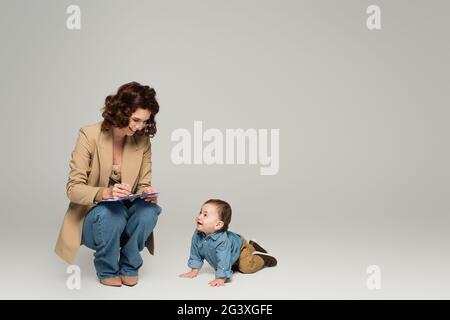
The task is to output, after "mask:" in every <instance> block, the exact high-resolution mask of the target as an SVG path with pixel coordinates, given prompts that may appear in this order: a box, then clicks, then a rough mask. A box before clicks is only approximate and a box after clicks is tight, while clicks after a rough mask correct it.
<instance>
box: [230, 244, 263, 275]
mask: <svg viewBox="0 0 450 320" xmlns="http://www.w3.org/2000/svg"><path fill="white" fill-rule="evenodd" d="M255 251H256V250H255V248H254V247H253V246H252V245H251V244H250V243H248V241H247V240H245V239H242V247H241V253H240V254H239V259H238V260H237V261H236V262H235V263H234V265H233V270H234V271H240V272H242V273H254V272H256V271H258V270H261V269H262V268H263V267H264V260H263V259H262V258H261V257H259V256H255V255H253V252H255Z"/></svg>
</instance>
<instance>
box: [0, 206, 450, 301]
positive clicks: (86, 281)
mask: <svg viewBox="0 0 450 320" xmlns="http://www.w3.org/2000/svg"><path fill="white" fill-rule="evenodd" d="M58 218H59V217H58ZM188 219H190V217H189V218H188ZM181 220H183V219H181ZM30 221H33V223H31V222H30V226H33V228H31V229H28V230H27V229H26V228H24V227H23V224H22V225H21V223H20V222H19V221H17V219H16V221H14V219H10V220H9V221H8V224H2V227H1V228H2V242H1V249H0V250H1V252H2V264H1V267H0V274H2V275H3V279H2V285H1V289H0V298H2V299H399V298H400V299H419V298H420V299H430V298H434V299H442V298H447V299H448V298H450V289H449V284H450V283H449V280H448V275H447V273H446V271H447V270H448V269H449V267H450V265H449V262H448V259H442V255H441V252H440V248H439V246H436V245H438V242H439V241H437V240H438V239H427V241H424V242H423V243H422V244H421V245H416V244H412V243H410V242H408V241H406V242H405V241H404V240H406V239H407V237H406V236H405V237H403V236H402V235H401V234H397V242H396V243H395V244H394V243H391V246H390V248H389V249H388V250H387V249H386V248H387V247H384V246H385V245H388V243H387V242H389V237H388V236H387V235H386V237H385V238H384V240H382V241H374V243H370V242H366V243H365V244H366V245H365V247H364V245H362V244H363V242H361V240H362V239H367V238H365V236H364V235H363V233H359V234H358V233H355V234H353V235H351V236H350V235H349V237H347V238H346V237H345V236H341V237H340V238H339V239H336V238H335V239H332V237H330V236H328V237H327V236H326V235H325V234H322V235H319V234H317V233H312V232H311V230H306V228H302V227H300V228H298V229H292V227H287V228H286V230H285V231H286V232H285V233H284V236H283V239H280V238H279V237H280V236H281V234H282V233H278V234H274V233H273V232H270V230H269V229H268V227H266V228H261V227H259V228H256V227H255V226H253V225H252V224H251V223H248V224H246V223H243V224H242V225H241V226H236V227H240V228H242V229H246V230H249V231H251V232H253V235H254V236H255V238H256V239H258V240H259V241H260V242H261V243H265V244H266V247H267V248H268V249H269V250H270V251H271V252H272V253H273V254H274V255H276V256H277V258H278V259H279V265H278V266H277V267H275V268H267V269H264V270H262V271H260V272H258V273H255V274H252V275H244V274H235V275H234V276H233V280H232V282H231V283H228V284H227V285H226V286H225V287H221V288H210V287H209V286H208V281H210V280H211V279H212V278H213V270H212V269H211V268H210V267H209V266H208V265H207V264H205V267H204V268H203V269H202V272H201V273H200V275H199V276H198V277H197V278H195V279H181V278H178V277H177V275H178V274H179V273H182V272H184V271H186V270H187V267H186V266H185V265H186V259H187V254H188V250H189V239H190V236H191V229H189V228H180V229H179V230H174V229H173V226H172V225H171V223H173V221H171V219H170V218H169V217H168V216H167V215H166V216H161V219H160V221H159V222H158V231H157V236H156V239H157V247H156V249H157V251H156V255H155V256H150V255H149V254H148V253H147V252H143V257H144V266H143V268H142V269H141V273H140V283H139V284H138V285H137V286H136V287H133V288H128V287H122V288H110V287H105V286H102V285H101V284H99V283H98V281H97V279H96V276H95V271H94V266H93V263H92V251H91V250H89V249H87V248H85V247H83V248H82V249H81V250H80V252H79V255H78V258H77V262H76V264H77V265H78V266H79V267H80V269H81V275H82V276H81V288H80V289H79V290H69V289H68V288H67V286H66V280H67V278H68V276H69V275H68V274H66V268H67V264H66V263H65V262H63V261H61V260H60V259H59V258H58V257H57V256H56V255H55V254H54V253H53V252H52V250H53V245H54V240H55V237H56V232H57V227H55V226H52V224H54V225H58V224H59V219H57V217H55V219H54V221H42V220H40V221H38V219H36V218H32V217H30ZM182 222H183V223H184V221H182ZM187 223H188V222H187ZM185 224H186V223H185ZM275 225H276V224H275ZM182 229H185V230H182ZM25 230H26V231H25ZM175 231H176V235H175V234H174V232H175ZM22 232H24V233H22ZM21 233H22V234H21ZM18 235H22V237H18ZM329 235H332V234H329ZM351 237H359V241H358V243H355V241H351ZM402 237H403V239H402ZM320 238H322V239H320ZM20 239H26V241H25V240H20ZM433 242H435V243H433ZM376 243H378V245H379V246H380V247H378V248H379V249H380V250H378V251H377V249H376V248H377V244H376ZM411 244H412V245H416V246H412V245H411ZM382 247H384V248H382ZM441 249H442V247H441ZM371 264H377V265H379V266H380V268H381V271H382V273H381V275H382V277H381V280H382V281H381V284H382V286H381V289H380V290H368V289H367V287H366V279H367V277H368V275H367V274H366V268H367V266H368V265H371Z"/></svg>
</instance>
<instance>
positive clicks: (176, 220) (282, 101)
mask: <svg viewBox="0 0 450 320" xmlns="http://www.w3.org/2000/svg"><path fill="white" fill-rule="evenodd" d="M374 3H376V4H377V5H379V6H380V7H381V10H382V16H381V17H382V30H380V31H369V30H367V28H366V18H367V14H366V8H367V6H368V5H370V4H374ZM70 4H77V5H79V6H80V7H81V19H82V22H81V23H82V25H81V30H78V31H71V30H68V29H67V28H66V18H67V16H68V15H67V14H66V8H67V6H68V5H70ZM449 9H450V5H449V4H448V1H432V2H428V1H424V0H423V1H376V2H373V1H332V0H329V1H256V0H254V1H249V0H241V1H235V0H232V1H230V0H228V1H218V0H214V1H206V0H202V1H200V0H191V1H81V0H77V1H56V0H54V1H4V0H2V1H1V2H0V12H1V19H0V39H1V50H0V68H1V69H0V81H1V85H0V94H1V96H0V98H1V100H0V101H1V118H0V121H1V126H0V130H1V134H0V137H1V138H0V139H1V146H2V149H3V151H2V165H1V170H2V172H1V179H2V188H1V189H2V192H1V200H2V207H1V223H0V241H1V242H0V253H1V263H0V274H1V275H2V281H1V285H0V298H4V299H5V298H6V299H10V298H25V299H29V298H43V299H46V298H56V299H90V298H100V299H102V298H112V299H122V298H124V299H128V298H138V299H139V298H142V299H185V298H190V299H198V298H202V299H230V298H237V299H241V298H242V299H244V298H251V299H264V298H272V299H281V298H287V299H303V298H311V299H315V298H337V299H341V298H354V299H380V298H384V299H391V298H406V299H408V298H413V299H415V298H447V299H448V298H450V277H449V274H448V270H449V268H450V252H449V250H448V244H449V240H450V235H449V233H448V231H447V229H448V226H449V223H450V219H449V215H448V213H449V202H448V198H449V197H448V193H449V191H450V190H449V189H450V188H449V187H450V180H449V175H450V170H449V163H450V152H449V148H448V146H449V144H448V142H449V134H450V126H449V125H448V121H449V116H450V111H449V102H450V93H449V90H448V88H449V71H450V70H449V64H448V57H449V54H450V50H449V49H450V48H449V44H448V36H449V30H450V27H449V22H448V12H449ZM133 80H136V81H139V82H142V83H145V84H149V85H151V86H153V87H154V88H155V89H156V91H157V95H158V99H159V102H160V105H161V112H160V114H159V115H158V117H157V120H158V133H157V136H156V137H155V138H154V140H153V165H154V178H153V185H154V186H155V187H157V188H158V189H159V190H160V191H161V198H160V204H161V206H162V207H163V213H162V215H161V217H160V220H159V222H158V225H157V230H156V255H155V256H150V255H149V254H148V253H147V252H143V256H144V261H145V262H144V267H143V268H142V271H141V273H140V275H141V280H140V283H139V285H138V286H137V287H134V288H120V289H117V288H107V287H104V286H101V285H100V284H99V283H98V282H97V280H96V276H95V270H94V266H93V263H92V251H90V250H89V249H87V248H82V249H81V250H80V252H79V255H78V258H77V262H76V264H77V265H79V266H80V267H81V271H82V287H81V289H80V290H73V291H71V290H68V289H67V288H66V285H65V281H66V278H67V276H68V275H67V274H66V273H65V271H66V267H67V265H66V263H64V262H63V261H61V260H60V259H59V258H58V257H57V256H56V255H55V254H54V253H53V248H54V244H55V241H56V238H57V235H58V231H59V227H60V225H61V222H62V218H63V215H64V213H65V210H66V208H67V205H68V199H67V198H66V195H65V183H66V181H67V174H68V162H69V159H70V153H71V151H72V149H73V147H74V144H75V139H76V135H77V130H78V129H79V128H80V127H81V126H84V125H87V124H92V123H95V122H97V121H100V119H101V118H100V109H101V107H102V106H103V102H104V98H105V97H106V96H107V95H108V94H111V93H114V92H115V91H116V90H117V88H118V87H119V86H120V85H121V84H123V83H126V82H129V81H133ZM194 120H202V121H203V125H204V128H205V129H207V128H218V129H220V130H221V131H222V132H225V129H227V128H229V129H234V128H244V129H247V128H263V129H270V128H279V129H280V171H279V173H278V174H277V175H275V176H260V175H259V166H258V165H234V166H220V165H213V166H207V165H202V166H200V165H191V166H176V165H174V164H172V162H171V160H170V151H171V149H172V147H173V146H174V145H175V143H174V142H171V141H170V134H171V133H172V131H173V130H175V129H177V128H187V129H188V130H190V131H191V132H192V131H193V122H194ZM211 197H218V198H223V199H225V200H227V201H229V202H230V203H231V205H232V207H233V214H234V216H233V221H232V224H231V229H232V230H234V231H236V232H238V233H242V234H243V235H244V236H246V237H247V238H256V239H258V240H259V241H260V242H261V243H262V244H264V245H265V246H266V247H267V248H268V249H270V252H271V253H273V254H274V255H275V256H276V257H277V258H278V260H279V265H278V266H277V267H276V268H271V269H265V270H262V271H261V272H258V273H256V274H254V275H242V274H237V275H235V276H234V278H233V281H232V282H231V283H229V284H228V285H227V286H226V287H224V288H209V287H208V284H207V282H208V281H210V280H211V279H212V278H213V270H212V269H211V268H210V267H205V268H204V270H203V271H202V273H201V274H200V276H199V277H198V278H197V279H194V280H188V279H179V278H177V275H178V274H179V273H182V272H185V271H187V270H188V269H187V267H186V260H187V258H188V251H189V245H190V237H191V234H192V232H193V230H194V223H193V219H194V217H195V215H196V213H197V211H198V209H199V208H200V206H201V204H202V203H203V201H205V200H207V199H208V198H211ZM372 264H376V265H379V266H380V268H381V272H382V278H381V281H382V282H381V283H382V287H381V290H375V291H371V290H368V289H367V288H366V279H367V277H368V275H367V274H366V268H367V266H369V265H372Z"/></svg>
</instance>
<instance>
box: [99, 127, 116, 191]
mask: <svg viewBox="0 0 450 320" xmlns="http://www.w3.org/2000/svg"><path fill="white" fill-rule="evenodd" d="M98 150H99V152H98V158H99V162H100V178H99V186H100V187H107V186H108V184H109V177H110V176H111V170H112V163H113V141H112V130H108V131H100V139H99V144H98Z"/></svg>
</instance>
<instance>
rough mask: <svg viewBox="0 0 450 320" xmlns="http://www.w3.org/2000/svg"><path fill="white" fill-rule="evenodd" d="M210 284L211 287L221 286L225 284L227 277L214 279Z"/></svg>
mask: <svg viewBox="0 0 450 320" xmlns="http://www.w3.org/2000/svg"><path fill="white" fill-rule="evenodd" d="M209 285H210V286H211V287H220V286H224V285H225V279H214V280H213V281H210V282H209Z"/></svg>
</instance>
